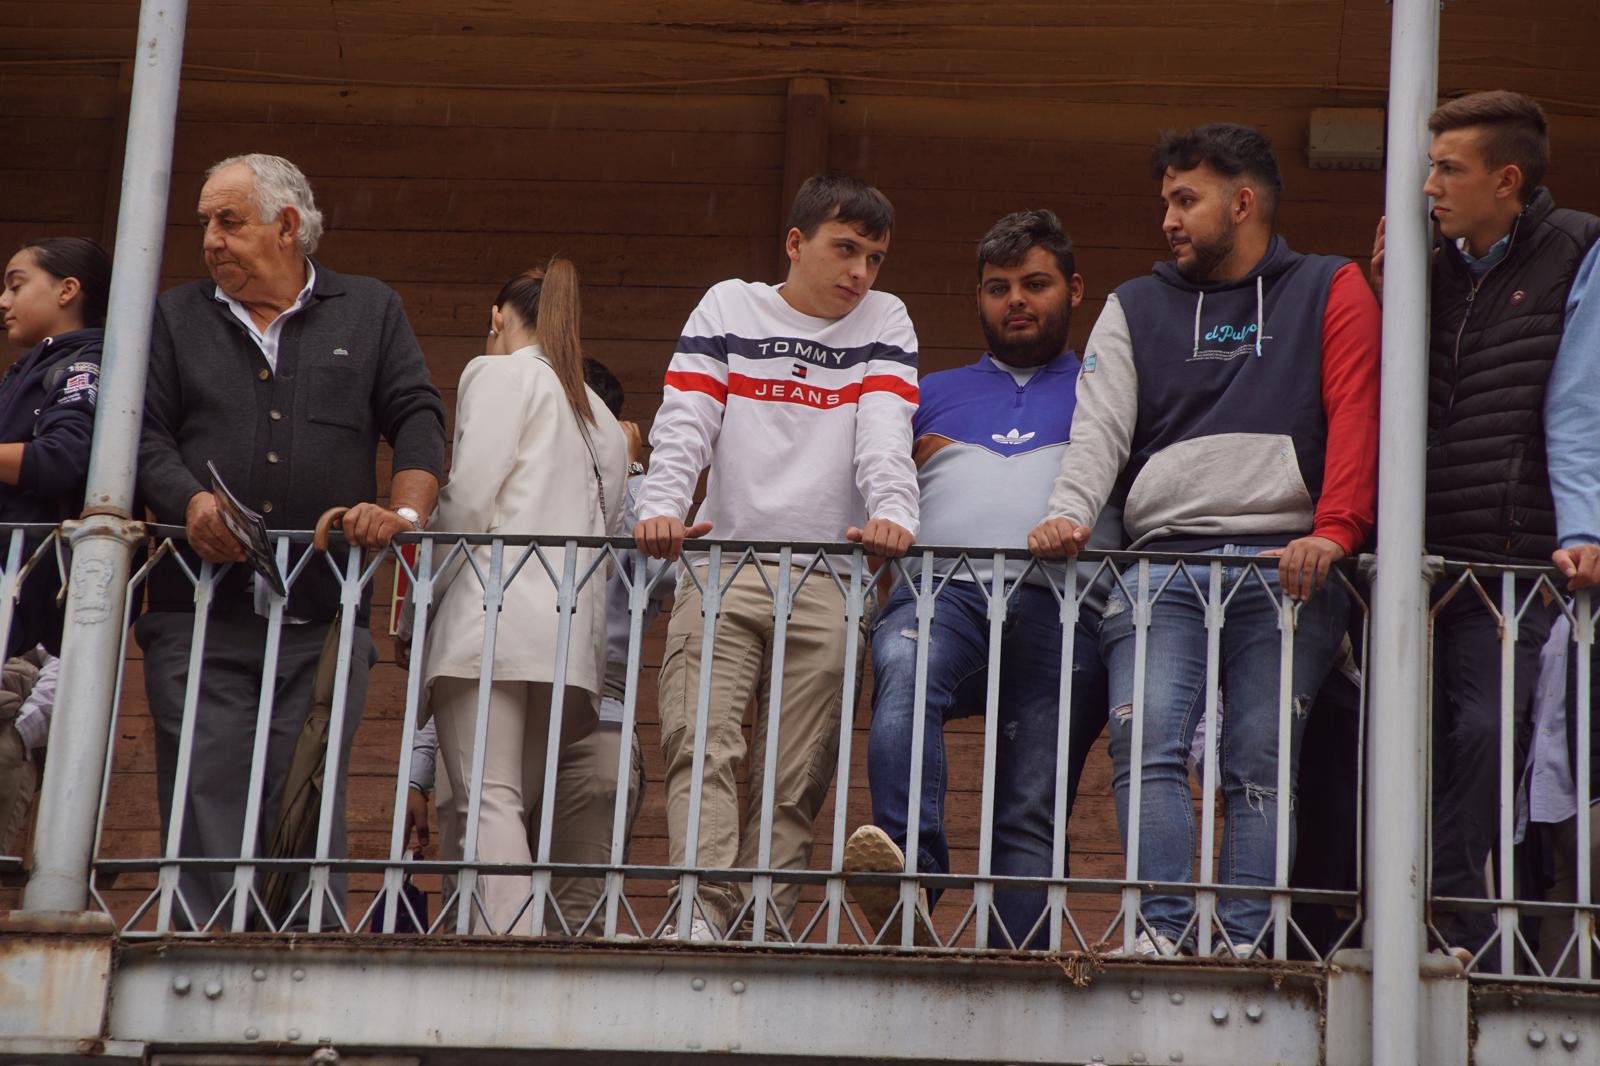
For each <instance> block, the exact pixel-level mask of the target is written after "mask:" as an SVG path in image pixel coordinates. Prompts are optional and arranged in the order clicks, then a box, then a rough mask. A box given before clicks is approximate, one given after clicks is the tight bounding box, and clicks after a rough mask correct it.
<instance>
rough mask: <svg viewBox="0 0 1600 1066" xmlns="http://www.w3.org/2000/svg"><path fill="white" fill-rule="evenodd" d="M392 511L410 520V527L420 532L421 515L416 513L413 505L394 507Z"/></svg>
mask: <svg viewBox="0 0 1600 1066" xmlns="http://www.w3.org/2000/svg"><path fill="white" fill-rule="evenodd" d="M394 513H395V514H397V515H399V516H400V517H401V518H404V519H405V520H406V521H407V522H410V523H411V528H412V529H414V530H416V531H417V532H418V533H421V532H422V516H421V515H419V514H418V513H417V509H416V508H415V507H396V508H395V509H394Z"/></svg>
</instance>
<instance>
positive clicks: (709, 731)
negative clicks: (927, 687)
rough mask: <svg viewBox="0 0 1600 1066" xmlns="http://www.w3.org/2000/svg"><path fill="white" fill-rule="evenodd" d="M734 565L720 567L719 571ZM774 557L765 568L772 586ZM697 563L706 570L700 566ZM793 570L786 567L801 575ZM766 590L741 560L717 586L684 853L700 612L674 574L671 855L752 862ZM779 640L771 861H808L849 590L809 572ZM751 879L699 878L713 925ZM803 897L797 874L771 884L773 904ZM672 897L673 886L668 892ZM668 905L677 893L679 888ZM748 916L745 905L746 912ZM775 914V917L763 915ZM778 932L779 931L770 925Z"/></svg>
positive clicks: (835, 733) (829, 743)
mask: <svg viewBox="0 0 1600 1066" xmlns="http://www.w3.org/2000/svg"><path fill="white" fill-rule="evenodd" d="M730 569H731V567H726V568H725V569H724V571H723V572H724V574H726V573H727V572H728V571H729V570H730ZM775 571H776V567H775V566H773V565H772V564H770V563H769V564H767V579H768V580H769V581H771V582H772V585H773V588H774V589H775V588H776V587H777V584H778V582H777V574H776V572H775ZM695 573H696V574H697V575H698V576H699V577H700V579H701V580H702V581H709V580H711V579H710V577H709V575H708V573H707V570H706V568H704V567H697V568H696V571H695ZM800 573H801V571H800V569H799V568H798V567H797V568H795V569H794V570H793V577H792V580H794V581H798V580H799V578H800ZM772 598H773V594H772V593H771V592H769V591H768V590H767V585H766V583H765V582H763V581H762V577H761V574H760V572H759V571H758V570H757V569H756V567H755V566H754V565H753V564H748V563H747V564H746V565H745V567H744V568H743V569H742V570H740V571H739V573H738V575H737V576H736V577H734V579H733V581H732V583H731V584H730V586H729V588H728V590H727V591H726V592H725V593H723V596H722V606H721V610H720V613H719V616H718V619H717V627H716V638H715V654H714V656H713V658H712V670H711V697H710V703H709V707H708V711H707V716H706V742H705V789H704V792H703V794H702V796H701V800H700V839H699V846H698V854H697V855H695V856H693V857H689V856H686V854H685V851H686V838H687V835H688V825H689V792H690V787H691V785H692V783H693V775H694V748H695V735H694V724H695V708H696V704H697V701H698V696H699V691H700V661H701V659H700V656H701V646H700V645H701V641H702V638H703V636H704V632H705V630H704V627H705V616H704V615H703V614H702V602H701V593H700V590H699V589H698V588H696V587H695V584H694V582H693V581H691V580H690V579H689V578H688V577H687V576H684V577H683V578H680V579H679V582H678V590H677V596H676V598H675V599H674V601H673V605H672V621H671V623H670V624H669V625H668V627H667V645H666V654H665V657H664V658H663V660H662V663H661V677H660V695H661V705H660V707H661V752H662V754H663V755H664V756H665V757H666V766H667V772H666V793H667V840H668V848H669V856H670V862H671V863H672V865H674V866H680V865H692V866H700V867H708V868H728V867H737V868H751V867H755V866H756V865H757V859H758V856H759V849H760V843H761V842H760V839H759V837H760V828H761V794H762V789H763V787H764V777H763V774H764V765H763V763H764V760H765V754H766V745H767V718H768V708H769V705H770V695H771V691H772V650H773V624H774V619H773V610H772ZM793 604H794V606H793V610H792V612H791V613H790V615H789V620H788V627H789V628H788V636H787V639H786V641H785V648H784V669H783V702H782V705H781V707H780V715H779V734H778V746H777V758H776V759H775V763H776V775H775V776H776V781H775V785H774V798H773V812H772V868H773V869H804V868H806V867H807V866H808V865H809V864H810V861H811V841H812V832H813V829H812V823H813V822H814V821H815V819H816V816H817V811H818V810H819V809H820V808H821V807H822V801H823V799H824V798H826V796H827V793H828V787H829V785H830V784H832V782H833V774H834V769H835V763H836V762H837V760H838V753H839V721H840V702H841V698H842V696H843V681H844V646H845V628H846V627H845V624H844V619H845V600H844V596H843V594H842V593H841V592H840V591H839V589H838V587H837V586H836V585H835V584H834V582H833V579H832V577H830V576H829V575H828V574H827V573H825V572H823V573H816V572H813V573H812V574H811V575H810V576H809V577H807V578H806V580H805V583H804V585H802V586H801V587H800V588H799V590H798V591H796V592H793ZM865 614H866V612H863V618H862V625H861V629H860V635H861V643H860V645H859V647H860V656H859V658H858V660H857V663H858V665H857V673H856V681H857V684H856V691H857V692H859V691H860V679H861V674H860V670H861V667H860V664H861V663H864V662H865V660H866V654H867V646H866V618H865ZM752 701H754V704H755V707H754V730H753V737H752V743H751V746H750V750H749V751H748V752H747V751H746V746H745V738H744V731H743V728H742V725H743V721H744V715H745V709H746V708H747V707H749V706H750V705H751V702H752ZM746 763H748V765H749V776H750V788H749V805H748V810H747V811H746V812H745V813H744V814H743V815H741V814H740V810H739V774H740V770H741V767H742V765H743V764H746ZM750 894H751V888H750V884H749V883H748V882H744V883H734V882H727V881H721V882H719V881H714V880H702V881H701V883H700V905H701V908H702V910H703V911H704V914H705V917H706V918H707V919H708V920H709V921H710V922H711V925H712V926H713V927H714V928H715V930H716V931H717V932H718V933H719V934H722V935H725V936H731V935H732V933H731V931H730V930H729V928H728V927H729V925H730V923H731V922H732V921H733V919H734V917H735V916H736V915H737V914H738V913H739V910H740V908H741V907H743V905H744V902H745V900H747V899H748V898H749V897H750ZM799 896H800V886H799V885H797V884H775V885H774V886H773V901H774V904H775V906H776V909H777V914H778V915H780V916H781V917H782V920H783V921H784V923H785V924H787V925H788V926H789V931H790V933H791V934H792V935H794V934H798V932H799V930H797V929H795V928H794V926H793V923H792V921H791V919H792V916H793V914H794V909H795V904H796V902H797V901H798V899H799ZM674 897H676V892H674ZM673 902H674V905H675V904H676V899H675V898H674V901H673ZM744 920H745V921H746V922H748V920H749V915H748V914H747V915H746V916H745V919H744ZM769 925H770V923H769ZM774 932H776V930H775V927H774Z"/></svg>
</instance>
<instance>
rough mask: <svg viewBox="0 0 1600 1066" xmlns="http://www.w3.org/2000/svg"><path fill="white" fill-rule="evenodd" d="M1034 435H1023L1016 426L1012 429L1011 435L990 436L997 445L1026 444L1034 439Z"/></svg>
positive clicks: (997, 434) (996, 434)
mask: <svg viewBox="0 0 1600 1066" xmlns="http://www.w3.org/2000/svg"><path fill="white" fill-rule="evenodd" d="M1033 436H1034V435H1033V434H1032V433H1021V432H1019V431H1018V430H1017V427H1016V426H1012V427H1011V432H1010V433H1004V434H1001V433H995V434H992V435H991V436H990V439H991V440H993V441H994V442H995V443H996V444H1026V443H1028V442H1029V441H1030V440H1032V439H1033Z"/></svg>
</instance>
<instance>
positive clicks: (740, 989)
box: [733, 981, 744, 996]
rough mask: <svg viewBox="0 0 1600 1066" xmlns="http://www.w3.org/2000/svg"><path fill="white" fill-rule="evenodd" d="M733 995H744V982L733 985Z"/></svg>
mask: <svg viewBox="0 0 1600 1066" xmlns="http://www.w3.org/2000/svg"><path fill="white" fill-rule="evenodd" d="M733 994H734V995H736V996H740V995H743V994H744V982H743V981H735V982H734V983H733Z"/></svg>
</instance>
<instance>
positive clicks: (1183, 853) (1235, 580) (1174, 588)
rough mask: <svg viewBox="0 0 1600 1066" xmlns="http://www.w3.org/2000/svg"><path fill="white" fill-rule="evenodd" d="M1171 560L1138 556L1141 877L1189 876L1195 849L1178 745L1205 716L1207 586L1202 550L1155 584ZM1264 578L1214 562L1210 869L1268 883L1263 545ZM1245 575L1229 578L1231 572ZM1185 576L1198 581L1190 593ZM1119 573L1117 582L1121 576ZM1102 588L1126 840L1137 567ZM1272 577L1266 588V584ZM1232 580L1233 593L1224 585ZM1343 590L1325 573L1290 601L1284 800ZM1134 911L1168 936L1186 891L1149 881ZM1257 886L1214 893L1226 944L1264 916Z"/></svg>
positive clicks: (1115, 777) (1185, 744) (1272, 805)
mask: <svg viewBox="0 0 1600 1066" xmlns="http://www.w3.org/2000/svg"><path fill="white" fill-rule="evenodd" d="M1266 550H1267V549H1266V548H1261V547H1254V546H1240V545H1229V546H1226V547H1224V548H1222V549H1221V550H1220V551H1219V552H1217V553H1215V554H1226V555H1238V556H1253V555H1257V554H1259V553H1261V552H1263V551H1266ZM1173 570H1174V567H1173V566H1170V565H1162V564H1152V565H1151V566H1150V578H1149V596H1150V597H1151V599H1152V602H1151V603H1150V624H1149V628H1148V630H1147V631H1146V639H1147V640H1148V642H1149V643H1148V649H1147V652H1146V662H1145V689H1144V711H1143V714H1144V747H1143V760H1142V767H1143V769H1142V778H1141V780H1142V785H1141V788H1142V793H1143V794H1142V796H1141V798H1140V808H1141V810H1140V818H1139V836H1140V846H1139V870H1138V878H1139V880H1141V881H1192V880H1193V879H1194V856H1195V843H1196V841H1195V810H1194V796H1193V793H1192V792H1191V791H1190V784H1189V765H1188V760H1189V749H1190V745H1191V744H1192V743H1193V741H1194V735H1195V728H1196V726H1197V725H1198V724H1199V722H1200V720H1201V719H1202V718H1203V717H1204V716H1205V691H1206V600H1207V598H1208V596H1209V590H1210V585H1211V570H1210V566H1209V564H1205V563H1200V564H1197V565H1195V566H1192V567H1190V568H1189V571H1188V573H1189V575H1190V576H1191V577H1193V579H1194V584H1193V585H1191V584H1190V581H1189V579H1188V578H1186V577H1185V576H1184V575H1183V574H1177V575H1175V576H1173V578H1172V581H1171V582H1170V583H1169V584H1168V585H1167V588H1166V590H1165V591H1164V592H1162V593H1161V595H1160V597H1159V598H1156V590H1157V589H1160V588H1161V584H1162V582H1164V581H1166V580H1167V576H1168V575H1169V574H1171V573H1172V571H1173ZM1259 573H1260V576H1261V578H1264V579H1265V585H1266V588H1263V582H1262V581H1261V580H1259V579H1257V578H1256V577H1255V576H1254V575H1253V574H1251V573H1250V570H1249V568H1248V567H1247V566H1242V565H1241V566H1231V565H1230V566H1224V567H1223V568H1222V580H1223V590H1222V599H1223V601H1224V602H1225V603H1226V604H1227V606H1226V608H1225V610H1224V615H1223V618H1224V621H1225V624H1224V626H1223V628H1222V644H1221V656H1220V659H1219V668H1220V672H1221V678H1220V684H1221V688H1220V694H1221V707H1222V710H1223V713H1222V726H1221V729H1220V731H1219V732H1220V735H1219V738H1218V740H1219V743H1218V752H1219V755H1220V757H1219V759H1218V769H1219V771H1220V773H1219V780H1220V782H1221V784H1222V795H1223V810H1224V813H1225V818H1226V824H1225V826H1224V829H1223V833H1222V855H1221V871H1220V882H1221V883H1222V884H1236V885H1263V886H1270V885H1272V883H1273V866H1274V858H1275V848H1276V839H1277V819H1278V794H1277V782H1278V762H1277V760H1278V678H1279V661H1280V656H1281V647H1280V640H1281V634H1280V632H1279V627H1278V604H1279V602H1280V594H1279V591H1278V567H1277V560H1276V559H1264V560H1262V562H1261V566H1260V570H1259ZM1241 581H1242V582H1243V586H1242V587H1240V588H1238V590H1237V591H1236V592H1235V591H1234V590H1235V586H1236V585H1239V583H1240V582H1241ZM1195 585H1198V586H1199V595H1196V590H1195V587H1194V586H1195ZM1122 586H1126V590H1127V591H1126V592H1124V590H1123V587H1122ZM1122 586H1119V587H1117V588H1116V589H1114V590H1113V591H1112V593H1111V596H1110V598H1109V600H1108V601H1107V604H1106V610H1105V616H1104V622H1103V624H1102V626H1101V630H1100V649H1101V653H1102V654H1103V655H1104V656H1105V661H1106V670H1107V673H1108V676H1109V683H1110V689H1111V706H1112V708H1114V710H1113V711H1112V713H1111V725H1110V748H1111V763H1112V786H1113V788H1114V789H1115V792H1116V800H1117V823H1118V825H1119V826H1120V828H1121V830H1122V842H1123V847H1124V849H1125V850H1126V848H1127V843H1128V803H1129V798H1128V793H1129V781H1130V775H1129V763H1130V761H1131V759H1132V754H1133V752H1132V748H1133V739H1132V738H1133V713H1132V711H1133V686H1134V645H1135V638H1136V631H1135V626H1134V613H1135V612H1134V611H1133V610H1132V609H1130V604H1129V599H1128V597H1129V595H1130V594H1131V595H1132V596H1133V597H1134V598H1135V600H1136V599H1137V597H1138V596H1139V574H1138V570H1137V568H1135V567H1130V568H1128V569H1127V570H1126V571H1125V572H1124V574H1123V579H1122ZM1269 589H1270V595H1269V593H1268V590H1269ZM1230 593H1232V594H1233V598H1232V599H1231V600H1229V599H1228V596H1229V594H1230ZM1349 610H1350V603H1349V594H1348V592H1347V591H1346V590H1345V588H1344V585H1343V584H1342V583H1341V582H1339V581H1338V579H1337V577H1332V578H1330V579H1329V581H1328V584H1327V585H1326V586H1325V587H1324V588H1323V590H1322V591H1321V592H1319V593H1317V595H1315V596H1314V597H1312V598H1311V599H1310V600H1309V601H1308V602H1306V603H1304V604H1302V605H1301V607H1300V616H1299V624H1298V626H1297V628H1296V632H1295V643H1294V660H1293V662H1294V665H1293V670H1294V677H1293V684H1292V688H1291V691H1292V700H1293V703H1292V712H1293V713H1291V714H1290V716H1289V724H1290V753H1289V759H1290V767H1289V783H1290V804H1291V809H1292V806H1293V796H1294V791H1293V789H1294V785H1295V781H1296V778H1297V776H1298V770H1299V763H1300V738H1301V736H1302V734H1303V733H1304V731H1305V717H1306V715H1307V714H1308V713H1309V711H1310V708H1311V704H1312V702H1313V701H1314V700H1315V698H1316V695H1317V690H1318V689H1319V688H1321V686H1322V682H1323V679H1324V678H1325V677H1327V674H1328V670H1329V669H1330V668H1331V667H1332V665H1333V662H1334V658H1335V656H1336V655H1337V654H1338V650H1339V643H1340V640H1341V639H1342V638H1343V636H1344V631H1345V623H1346V620H1347V617H1348V615H1349ZM1289 827H1290V834H1291V835H1290V838H1289V857H1290V863H1291V864H1292V863H1293V861H1294V837H1293V832H1294V819H1293V817H1291V818H1290V820H1289ZM1142 911H1143V914H1144V919H1145V921H1146V922H1147V923H1149V925H1150V927H1151V928H1152V929H1154V930H1155V931H1156V932H1157V933H1160V934H1162V935H1164V936H1167V937H1170V938H1172V939H1173V940H1178V939H1180V937H1181V936H1182V934H1183V932H1184V929H1185V927H1186V926H1187V925H1188V923H1189V921H1190V918H1191V916H1192V915H1193V913H1194V903H1193V901H1192V899H1190V898H1188V897H1186V896H1171V895H1161V894H1156V893H1147V894H1146V895H1145V896H1144V900H1143V908H1142ZM1270 912H1271V906H1270V904H1269V903H1268V901H1267V900H1266V899H1265V898H1255V899H1240V898H1224V899H1222V900H1220V901H1219V902H1218V904H1217V916H1218V919H1219V920H1220V921H1221V923H1222V927H1223V928H1224V929H1225V930H1226V931H1227V933H1228V937H1229V938H1230V939H1231V940H1232V941H1233V942H1234V943H1235V944H1249V943H1251V942H1253V941H1254V940H1255V939H1256V936H1257V934H1259V933H1260V932H1261V930H1262V927H1263V926H1265V925H1266V923H1267V918H1268V917H1269V915H1270Z"/></svg>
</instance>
